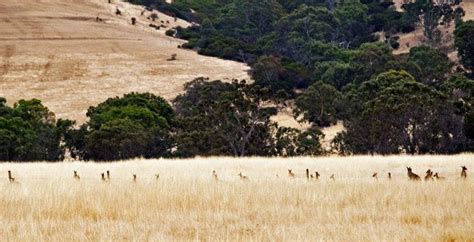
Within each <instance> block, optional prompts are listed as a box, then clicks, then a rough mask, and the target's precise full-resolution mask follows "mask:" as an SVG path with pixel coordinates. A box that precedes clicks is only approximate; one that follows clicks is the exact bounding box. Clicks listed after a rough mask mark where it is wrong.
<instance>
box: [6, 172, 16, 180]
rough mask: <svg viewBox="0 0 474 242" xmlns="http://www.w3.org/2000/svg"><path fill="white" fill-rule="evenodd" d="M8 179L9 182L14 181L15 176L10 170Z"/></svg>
mask: <svg viewBox="0 0 474 242" xmlns="http://www.w3.org/2000/svg"><path fill="white" fill-rule="evenodd" d="M8 180H9V181H10V182H15V177H13V176H12V171H8Z"/></svg>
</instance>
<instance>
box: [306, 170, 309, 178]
mask: <svg viewBox="0 0 474 242" xmlns="http://www.w3.org/2000/svg"><path fill="white" fill-rule="evenodd" d="M306 180H309V169H306Z"/></svg>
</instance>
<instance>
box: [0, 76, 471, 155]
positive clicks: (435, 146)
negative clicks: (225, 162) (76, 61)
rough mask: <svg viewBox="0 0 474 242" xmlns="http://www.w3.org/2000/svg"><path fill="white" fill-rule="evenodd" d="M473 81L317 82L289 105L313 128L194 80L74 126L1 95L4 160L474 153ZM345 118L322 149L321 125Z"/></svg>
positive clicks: (237, 89) (120, 101) (266, 96)
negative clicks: (281, 120) (278, 118)
mask: <svg viewBox="0 0 474 242" xmlns="http://www.w3.org/2000/svg"><path fill="white" fill-rule="evenodd" d="M473 93H474V81H473V80H469V79H467V78H465V77H463V76H455V77H452V78H450V79H449V80H447V81H446V82H444V83H443V84H442V85H441V86H440V87H439V88H434V87H432V86H429V85H426V84H424V83H422V82H419V81H417V80H416V79H415V78H414V77H413V76H412V75H410V74H409V73H407V72H405V71H396V70H390V71H387V72H384V73H381V74H379V75H377V76H376V77H374V78H372V79H370V80H368V81H365V82H363V83H362V84H361V85H358V86H353V87H352V88H350V89H348V90H346V91H344V92H340V91H338V90H337V89H336V88H335V87H334V86H332V85H330V84H325V83H324V82H322V81H319V82H316V83H314V84H312V85H311V86H310V87H309V88H308V89H306V90H305V91H304V92H303V93H302V94H300V95H299V96H298V97H297V98H296V101H295V105H296V108H295V110H294V112H295V116H296V117H300V118H301V119H302V120H307V121H309V122H311V123H313V124H314V125H313V126H312V127H311V128H309V129H307V130H305V131H300V130H298V129H294V128H290V127H281V126H279V125H278V124H277V123H276V122H274V121H272V120H271V119H270V117H271V116H272V115H275V114H276V113H277V112H278V109H279V108H281V107H284V105H285V104H284V103H278V102H277V101H273V100H272V99H271V91H270V89H269V88H267V87H262V86H259V85H255V84H251V85H249V84H247V83H246V82H245V81H237V80H234V81H233V82H231V83H225V82H221V81H209V80H207V79H205V78H197V79H195V80H193V81H191V82H189V83H187V84H186V85H185V92H184V93H183V94H181V95H179V96H178V97H176V98H175V99H174V100H172V102H171V103H169V102H167V101H166V100H165V99H163V98H161V97H159V96H156V95H153V94H151V93H129V94H125V95H124V96H122V97H114V98H109V99H107V100H106V101H105V102H103V103H100V104H99V105H97V106H95V107H90V108H89V110H88V111H87V117H88V120H87V122H86V123H84V124H82V125H75V122H74V121H71V120H63V119H59V120H56V119H55V116H54V114H53V113H52V112H51V111H49V110H48V108H47V107H45V106H43V105H42V104H41V101H39V100H37V99H32V100H20V101H19V102H17V103H15V104H14V105H13V106H12V107H10V106H8V105H7V104H6V100H5V99H0V160H5V161H37V160H45V161H60V160H63V159H64V157H65V153H66V151H68V152H69V153H70V155H71V156H72V157H73V158H76V159H81V160H95V161H108V160H122V159H130V158H135V157H145V158H157V157H194V156H220V155H222V156H224V155H225V156H238V157H242V156H285V157H286V156H300V155H310V156H316V155H324V154H326V153H327V152H333V153H339V154H399V153H408V154H425V153H441V154H450V153H458V152H464V151H472V150H473V140H474V122H473V121H474V110H472V108H471V107H472V104H473V97H472V94H473ZM336 120H344V126H345V130H344V131H342V132H340V133H339V134H338V135H337V136H336V137H335V138H334V140H333V141H332V145H331V148H332V149H331V150H327V149H324V148H323V147H322V145H321V141H322V139H323V138H324V134H323V133H322V132H321V130H320V128H321V127H323V126H326V125H329V124H332V123H334V122H335V121H336Z"/></svg>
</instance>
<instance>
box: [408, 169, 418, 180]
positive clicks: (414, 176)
mask: <svg viewBox="0 0 474 242" xmlns="http://www.w3.org/2000/svg"><path fill="white" fill-rule="evenodd" d="M407 175H408V178H410V180H412V181H419V180H421V178H420V176H418V175H417V174H415V173H413V171H412V169H411V167H407Z"/></svg>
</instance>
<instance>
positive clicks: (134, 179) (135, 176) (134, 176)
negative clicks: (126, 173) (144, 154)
mask: <svg viewBox="0 0 474 242" xmlns="http://www.w3.org/2000/svg"><path fill="white" fill-rule="evenodd" d="M133 181H134V182H136V181H137V174H133Z"/></svg>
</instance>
